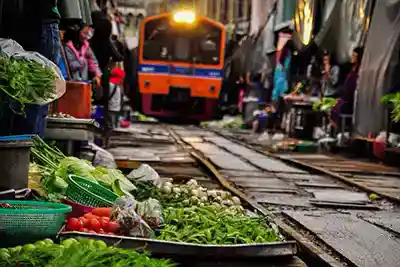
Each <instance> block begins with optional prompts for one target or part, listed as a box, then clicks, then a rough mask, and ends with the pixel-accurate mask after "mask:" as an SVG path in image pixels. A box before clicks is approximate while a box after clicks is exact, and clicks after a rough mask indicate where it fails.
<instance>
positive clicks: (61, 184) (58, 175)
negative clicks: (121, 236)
mask: <svg viewBox="0 0 400 267" xmlns="http://www.w3.org/2000/svg"><path fill="white" fill-rule="evenodd" d="M33 141H34V147H32V148H31V155H32V158H33V161H34V162H35V163H36V165H33V168H35V170H34V171H39V172H40V173H41V174H42V178H41V179H40V183H38V181H37V179H36V183H34V184H35V185H36V187H35V188H33V189H35V190H36V188H38V189H39V191H41V192H43V190H44V191H46V192H47V194H46V196H47V197H48V198H47V199H48V200H51V201H57V200H60V199H62V198H63V197H64V195H65V192H66V189H67V187H68V176H69V175H76V176H80V177H84V178H86V179H90V180H91V181H92V182H95V183H99V184H101V185H103V186H104V187H106V188H108V189H110V190H112V191H113V192H114V193H115V194H117V195H118V196H123V195H126V194H129V192H130V191H133V190H134V189H135V186H134V185H133V184H132V182H130V181H129V180H128V179H127V178H126V177H125V175H123V174H122V172H121V171H119V170H117V169H106V168H104V167H101V166H97V167H94V166H93V165H92V164H91V163H90V162H88V161H85V160H82V159H78V158H75V157H66V156H65V155H64V154H63V153H62V152H61V151H60V150H58V149H57V148H56V147H53V146H50V145H48V144H46V143H45V142H44V141H43V140H42V139H40V138H39V137H34V138H33ZM34 171H33V172H34ZM36 174H37V173H36ZM36 178H37V177H36Z"/></svg>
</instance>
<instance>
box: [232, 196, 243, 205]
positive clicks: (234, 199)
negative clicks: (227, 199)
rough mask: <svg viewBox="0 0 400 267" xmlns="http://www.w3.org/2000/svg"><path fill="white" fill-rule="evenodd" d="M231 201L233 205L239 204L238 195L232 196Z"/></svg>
mask: <svg viewBox="0 0 400 267" xmlns="http://www.w3.org/2000/svg"><path fill="white" fill-rule="evenodd" d="M232 202H233V204H235V205H240V204H241V202H240V199H239V198H238V197H232Z"/></svg>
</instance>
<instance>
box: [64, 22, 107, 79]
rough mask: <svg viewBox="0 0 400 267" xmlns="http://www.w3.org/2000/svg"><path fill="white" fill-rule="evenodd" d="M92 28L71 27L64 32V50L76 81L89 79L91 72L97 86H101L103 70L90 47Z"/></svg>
mask: <svg viewBox="0 0 400 267" xmlns="http://www.w3.org/2000/svg"><path fill="white" fill-rule="evenodd" d="M90 36H91V30H90V28H89V27H87V26H84V27H82V26H78V25H75V26H72V27H69V28H68V29H67V30H66V32H65V34H64V41H65V45H64V50H65V56H66V58H67V61H68V64H69V69H70V71H71V76H72V79H73V80H75V81H87V80H89V79H90V76H89V74H91V75H92V77H95V80H96V83H97V86H100V77H101V75H102V72H101V70H100V68H99V64H98V62H97V59H96V57H95V55H94V53H93V52H92V49H91V48H90V45H89V42H88V39H90Z"/></svg>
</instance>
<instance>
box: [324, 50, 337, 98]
mask: <svg viewBox="0 0 400 267" xmlns="http://www.w3.org/2000/svg"><path fill="white" fill-rule="evenodd" d="M321 84H322V94H323V96H324V97H333V98H337V97H339V96H340V68H339V66H338V65H337V64H336V62H335V58H334V56H333V55H331V54H330V53H329V52H327V51H325V53H324V57H323V66H322V82H321Z"/></svg>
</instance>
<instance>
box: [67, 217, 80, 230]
mask: <svg viewBox="0 0 400 267" xmlns="http://www.w3.org/2000/svg"><path fill="white" fill-rule="evenodd" d="M82 226H83V225H82V223H81V222H80V221H79V220H78V219H77V218H70V219H69V220H68V223H67V229H68V230H71V231H79V229H81V228H82Z"/></svg>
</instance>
